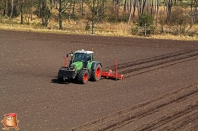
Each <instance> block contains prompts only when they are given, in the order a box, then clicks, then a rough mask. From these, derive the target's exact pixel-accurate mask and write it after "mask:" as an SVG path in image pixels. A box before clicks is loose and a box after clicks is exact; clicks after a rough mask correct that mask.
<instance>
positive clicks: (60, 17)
mask: <svg viewBox="0 0 198 131" xmlns="http://www.w3.org/2000/svg"><path fill="white" fill-rule="evenodd" d="M58 22H59V29H63V25H62V0H59V9H58Z"/></svg>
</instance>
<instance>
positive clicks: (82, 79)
mask: <svg viewBox="0 0 198 131" xmlns="http://www.w3.org/2000/svg"><path fill="white" fill-rule="evenodd" d="M77 80H78V81H79V83H81V84H86V83H87V82H88V80H89V72H88V71H87V70H81V71H80V72H79V73H78V76H77Z"/></svg>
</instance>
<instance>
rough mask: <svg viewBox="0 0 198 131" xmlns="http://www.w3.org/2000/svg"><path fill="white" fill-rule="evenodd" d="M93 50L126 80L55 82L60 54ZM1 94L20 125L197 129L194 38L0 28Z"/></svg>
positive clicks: (105, 67)
mask: <svg viewBox="0 0 198 131" xmlns="http://www.w3.org/2000/svg"><path fill="white" fill-rule="evenodd" d="M92 48H93V49H94V58H95V60H97V61H101V63H102V68H103V71H108V70H110V69H111V70H114V65H113V64H114V60H118V72H119V74H123V75H124V76H125V79H124V80H117V81H115V80H109V79H104V78H103V79H101V80H100V81H97V82H91V81H90V82H88V83H87V84H84V85H81V84H77V83H76V82H75V81H71V82H70V83H59V82H58V80H57V73H58V70H59V68H60V67H61V66H62V65H63V56H64V55H65V54H66V53H69V52H71V51H75V50H79V49H85V50H90V49H92ZM0 96H1V97H0V105H1V106H0V113H1V114H0V115H1V120H3V118H4V114H8V113H12V112H14V113H17V118H18V119H19V121H20V123H19V129H20V130H28V131H31V130H33V131H35V130H41V131H44V130H83V131H84V130H90V131H92V130H122V131H127V130H129V131H131V130H134V131H136V130H192V131H194V130H198V126H197V123H198V98H197V97H198V43H197V41H172V40H155V39H140V38H123V37H104V36H93V35H90V36H83V35H63V34H45V33H32V32H18V31H5V30H0ZM3 127H4V126H3V124H2V126H1V128H3Z"/></svg>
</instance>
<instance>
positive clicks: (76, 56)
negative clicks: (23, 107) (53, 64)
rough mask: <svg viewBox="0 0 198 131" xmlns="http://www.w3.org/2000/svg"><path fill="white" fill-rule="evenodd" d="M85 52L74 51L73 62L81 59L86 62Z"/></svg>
mask: <svg viewBox="0 0 198 131" xmlns="http://www.w3.org/2000/svg"><path fill="white" fill-rule="evenodd" d="M86 59H87V54H86V53H76V54H75V56H74V62H76V61H83V62H86Z"/></svg>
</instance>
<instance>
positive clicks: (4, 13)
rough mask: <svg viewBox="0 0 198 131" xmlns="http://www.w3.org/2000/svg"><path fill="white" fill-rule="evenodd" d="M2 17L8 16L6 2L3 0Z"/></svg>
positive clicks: (6, 0)
mask: <svg viewBox="0 0 198 131" xmlns="http://www.w3.org/2000/svg"><path fill="white" fill-rule="evenodd" d="M3 16H8V0H4V10H3Z"/></svg>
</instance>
